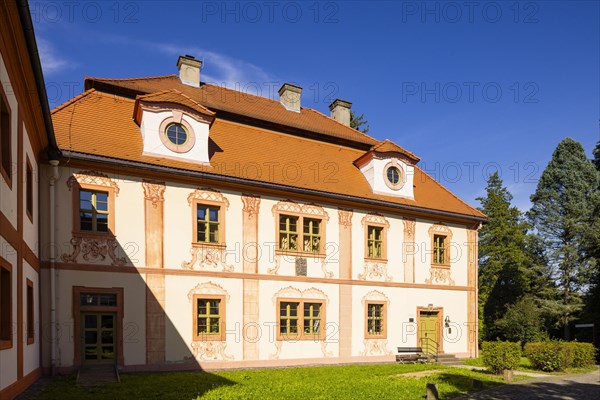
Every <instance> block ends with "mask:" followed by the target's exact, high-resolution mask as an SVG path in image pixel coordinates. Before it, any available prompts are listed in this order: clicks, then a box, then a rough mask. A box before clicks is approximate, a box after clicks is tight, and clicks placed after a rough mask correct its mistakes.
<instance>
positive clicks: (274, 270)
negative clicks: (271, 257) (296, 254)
mask: <svg viewBox="0 0 600 400" xmlns="http://www.w3.org/2000/svg"><path fill="white" fill-rule="evenodd" d="M279 268H281V256H280V255H279V254H275V265H274V266H272V267H271V268H269V269H267V273H268V274H271V275H277V272H279Z"/></svg>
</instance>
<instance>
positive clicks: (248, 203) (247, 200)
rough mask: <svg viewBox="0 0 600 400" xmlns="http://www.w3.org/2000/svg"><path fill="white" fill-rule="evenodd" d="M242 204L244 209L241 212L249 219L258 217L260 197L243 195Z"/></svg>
mask: <svg viewBox="0 0 600 400" xmlns="http://www.w3.org/2000/svg"><path fill="white" fill-rule="evenodd" d="M242 202H243V203H244V208H243V209H242V211H244V212H246V213H248V216H249V217H250V218H252V217H255V216H257V215H258V210H259V208H260V197H259V196H255V195H252V194H243V195H242Z"/></svg>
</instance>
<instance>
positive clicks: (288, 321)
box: [279, 301, 300, 337]
mask: <svg viewBox="0 0 600 400" xmlns="http://www.w3.org/2000/svg"><path fill="white" fill-rule="evenodd" d="M299 306H300V303H299V302H289V301H282V302H280V303H279V334H280V335H281V336H289V337H296V336H298V333H299V332H298V307H299Z"/></svg>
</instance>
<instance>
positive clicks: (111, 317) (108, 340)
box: [81, 312, 117, 364]
mask: <svg viewBox="0 0 600 400" xmlns="http://www.w3.org/2000/svg"><path fill="white" fill-rule="evenodd" d="M81 320H82V321H83V323H82V324H81V325H82V326H81V329H82V332H81V336H82V339H81V343H82V352H83V355H82V359H83V362H84V363H86V364H99V363H100V364H101V363H106V364H108V363H114V362H115V354H116V340H115V338H116V336H117V335H116V332H115V329H116V324H115V321H116V314H114V313H92V312H85V313H82V314H81Z"/></svg>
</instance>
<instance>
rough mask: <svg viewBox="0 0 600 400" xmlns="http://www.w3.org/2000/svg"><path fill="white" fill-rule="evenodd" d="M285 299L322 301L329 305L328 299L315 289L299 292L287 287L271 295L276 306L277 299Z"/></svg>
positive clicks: (323, 293)
mask: <svg viewBox="0 0 600 400" xmlns="http://www.w3.org/2000/svg"><path fill="white" fill-rule="evenodd" d="M279 297H285V298H291V299H295V298H297V299H302V298H304V299H322V300H324V301H325V304H327V303H329V297H327V295H326V294H325V292H323V291H322V290H320V289H317V288H315V287H311V288H308V289H305V290H300V289H297V288H295V287H291V286H287V287H284V288H283V289H280V290H279V291H278V292H277V293H275V294H274V295H273V304H277V298H279Z"/></svg>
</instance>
